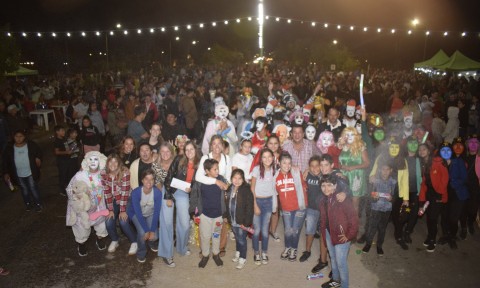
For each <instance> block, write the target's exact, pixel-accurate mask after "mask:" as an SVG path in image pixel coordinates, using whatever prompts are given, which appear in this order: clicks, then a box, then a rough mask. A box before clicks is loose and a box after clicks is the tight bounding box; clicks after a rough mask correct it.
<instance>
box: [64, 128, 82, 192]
mask: <svg viewBox="0 0 480 288" xmlns="http://www.w3.org/2000/svg"><path fill="white" fill-rule="evenodd" d="M77 137H78V132H77V130H76V129H73V128H70V129H68V131H67V140H66V146H67V150H70V151H72V154H70V157H68V169H67V170H68V172H67V178H68V181H70V179H72V177H73V176H74V175H75V174H76V173H77V172H78V170H79V163H80V161H79V160H80V159H79V158H80V143H78V140H77ZM67 183H68V182H67Z"/></svg>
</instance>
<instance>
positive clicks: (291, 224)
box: [282, 209, 306, 249]
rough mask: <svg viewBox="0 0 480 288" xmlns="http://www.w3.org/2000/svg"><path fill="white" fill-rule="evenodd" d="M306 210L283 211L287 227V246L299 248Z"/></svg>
mask: <svg viewBox="0 0 480 288" xmlns="http://www.w3.org/2000/svg"><path fill="white" fill-rule="evenodd" d="M305 210H306V209H303V210H294V211H282V213H283V214H282V215H283V225H284V227H285V248H294V249H297V248H298V240H300V232H301V231H302V226H303V222H304V221H305Z"/></svg>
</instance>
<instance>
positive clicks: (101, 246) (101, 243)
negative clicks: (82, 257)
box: [96, 237, 107, 251]
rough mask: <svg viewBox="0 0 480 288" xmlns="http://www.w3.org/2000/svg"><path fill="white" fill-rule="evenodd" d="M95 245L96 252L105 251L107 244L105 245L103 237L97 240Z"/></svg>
mask: <svg viewBox="0 0 480 288" xmlns="http://www.w3.org/2000/svg"><path fill="white" fill-rule="evenodd" d="M96 244H97V248H98V250H100V251H102V250H105V249H106V248H107V244H105V237H102V238H97V242H96Z"/></svg>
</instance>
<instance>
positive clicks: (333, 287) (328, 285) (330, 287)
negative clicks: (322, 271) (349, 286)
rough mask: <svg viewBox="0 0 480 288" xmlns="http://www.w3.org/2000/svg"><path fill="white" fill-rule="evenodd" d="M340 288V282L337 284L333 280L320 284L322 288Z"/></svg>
mask: <svg viewBox="0 0 480 288" xmlns="http://www.w3.org/2000/svg"><path fill="white" fill-rule="evenodd" d="M341 286H342V285H341V284H340V282H337V281H335V280H330V281H328V282H325V283H323V284H322V288H337V287H341Z"/></svg>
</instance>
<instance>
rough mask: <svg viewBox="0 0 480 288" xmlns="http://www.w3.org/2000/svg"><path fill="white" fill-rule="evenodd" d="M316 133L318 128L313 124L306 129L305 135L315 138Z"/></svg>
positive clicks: (308, 137) (311, 138) (309, 138)
mask: <svg viewBox="0 0 480 288" xmlns="http://www.w3.org/2000/svg"><path fill="white" fill-rule="evenodd" d="M315 133H317V129H315V127H313V126H311V125H310V126H308V127H307V128H306V129H305V136H306V137H307V139H308V140H313V138H315Z"/></svg>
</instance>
